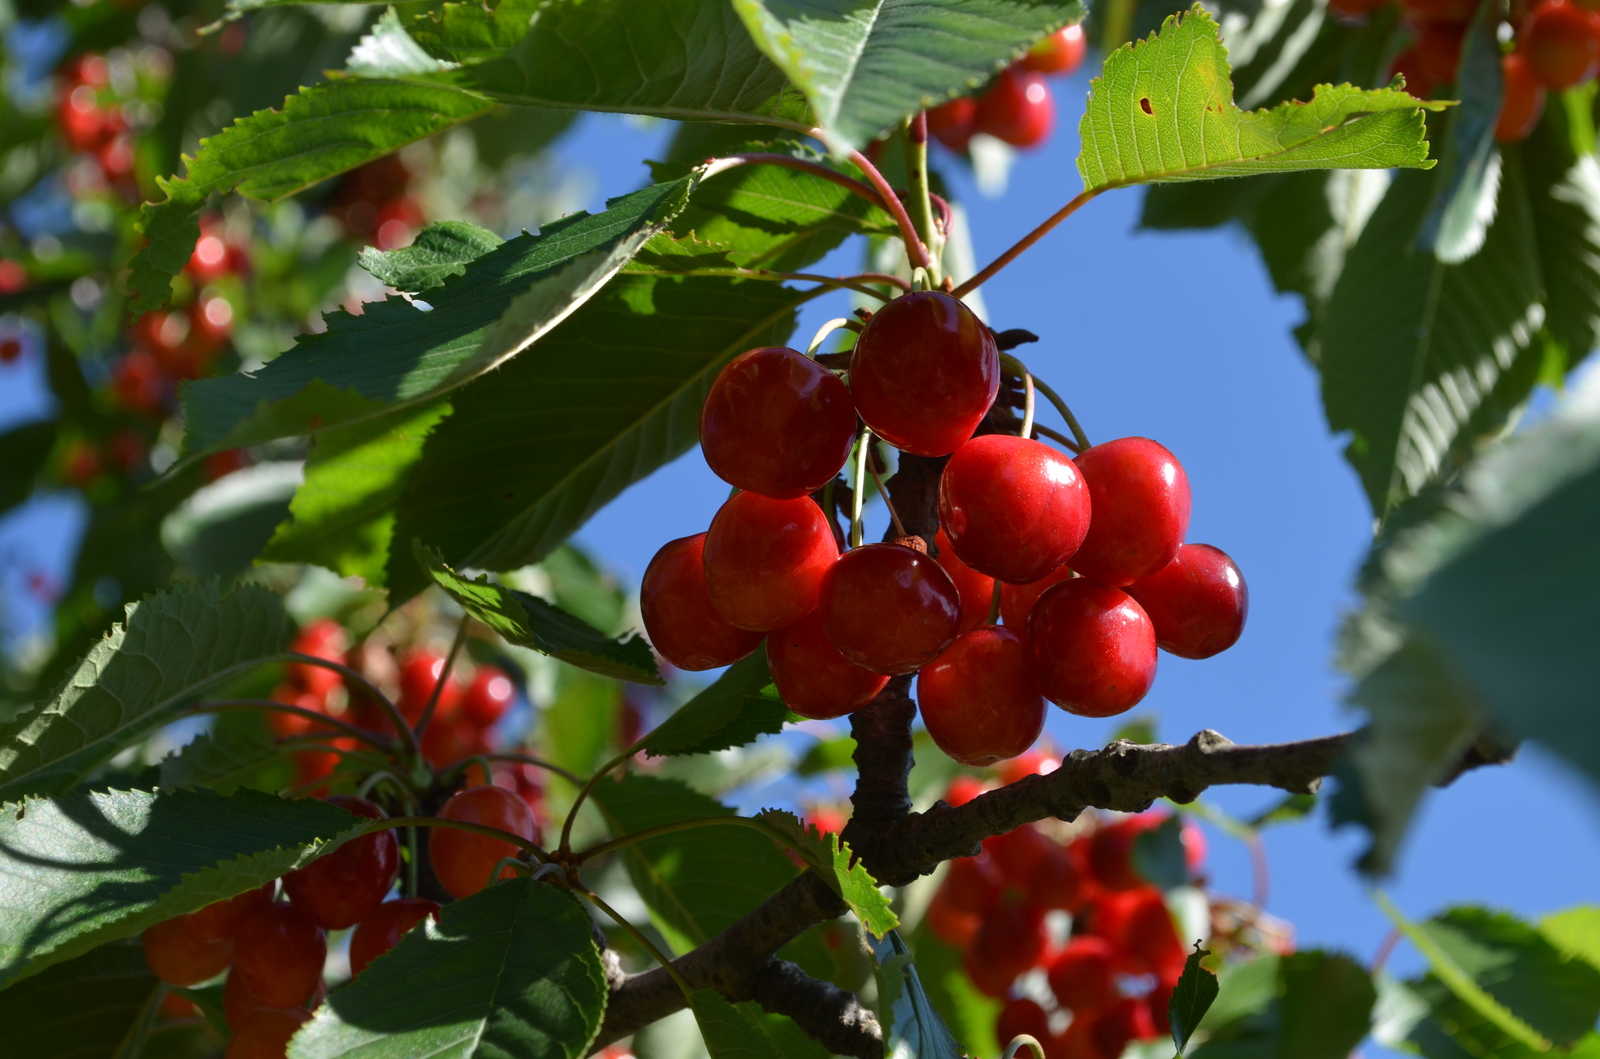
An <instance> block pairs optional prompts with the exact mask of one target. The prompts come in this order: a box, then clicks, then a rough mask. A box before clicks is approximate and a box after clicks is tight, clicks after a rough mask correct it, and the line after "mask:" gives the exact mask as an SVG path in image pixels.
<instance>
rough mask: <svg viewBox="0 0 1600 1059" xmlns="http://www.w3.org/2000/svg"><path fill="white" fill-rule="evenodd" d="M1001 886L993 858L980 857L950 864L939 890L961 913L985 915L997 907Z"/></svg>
mask: <svg viewBox="0 0 1600 1059" xmlns="http://www.w3.org/2000/svg"><path fill="white" fill-rule="evenodd" d="M1005 885H1006V880H1005V877H1004V876H1003V875H1001V874H1000V869H999V867H998V866H997V865H996V864H995V862H994V858H993V857H989V856H986V855H980V856H976V857H957V858H956V859H955V860H952V861H951V862H950V867H949V868H948V869H946V871H945V877H944V886H943V887H942V888H941V889H942V892H943V893H944V895H945V897H946V899H947V900H948V901H949V902H950V904H951V905H952V906H954V907H956V908H959V909H961V911H963V912H972V913H974V914H975V915H988V914H989V913H990V912H992V911H994V910H995V909H996V908H998V907H999V906H1000V899H1001V896H1002V895H1003V894H1004V892H1005Z"/></svg>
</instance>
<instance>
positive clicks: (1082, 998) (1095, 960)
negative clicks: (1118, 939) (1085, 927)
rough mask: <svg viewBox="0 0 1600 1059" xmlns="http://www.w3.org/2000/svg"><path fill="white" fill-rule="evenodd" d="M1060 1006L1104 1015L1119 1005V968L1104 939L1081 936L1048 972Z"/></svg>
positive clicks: (1052, 962)
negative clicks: (1101, 1012)
mask: <svg viewBox="0 0 1600 1059" xmlns="http://www.w3.org/2000/svg"><path fill="white" fill-rule="evenodd" d="M1046 974H1047V976H1048V977H1049V980H1050V991H1051V992H1052V993H1054V994H1055V995H1056V1003H1058V1004H1060V1005H1061V1006H1062V1007H1064V1008H1070V1009H1071V1010H1073V1011H1075V1012H1080V1013H1092V1012H1096V1011H1104V1010H1105V1009H1106V1008H1108V1007H1110V1006H1111V1005H1112V1004H1115V1003H1116V1002H1117V998H1118V995H1119V994H1118V993H1117V981H1116V965H1115V961H1114V960H1113V959H1112V952H1111V945H1110V944H1109V943H1108V942H1107V941H1106V940H1105V939H1104V938H1097V937H1094V936H1092V935H1088V934H1079V935H1077V936H1076V937H1074V938H1072V940H1070V941H1068V942H1067V947H1066V948H1064V949H1062V950H1061V952H1060V954H1059V955H1058V956H1056V958H1055V959H1054V960H1052V961H1051V963H1050V968H1049V970H1048V971H1047V972H1046Z"/></svg>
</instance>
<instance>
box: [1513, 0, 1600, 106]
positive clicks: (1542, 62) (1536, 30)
mask: <svg viewBox="0 0 1600 1059" xmlns="http://www.w3.org/2000/svg"><path fill="white" fill-rule="evenodd" d="M1517 47H1518V49H1519V50H1520V51H1521V52H1522V54H1523V55H1525V56H1527V59H1528V69H1529V70H1531V71H1532V72H1533V76H1534V78H1535V79H1536V80H1537V81H1538V82H1539V83H1540V84H1542V85H1544V86H1545V87H1546V88H1551V89H1555V90H1556V91H1560V90H1561V89H1564V88H1571V87H1572V86H1573V85H1577V84H1581V83H1583V82H1584V81H1591V80H1593V79H1594V76H1595V73H1596V71H1600V16H1596V15H1595V14H1594V13H1593V12H1590V11H1585V10H1584V9H1583V8H1581V7H1579V6H1577V5H1576V4H1571V3H1568V2H1567V0H1544V2H1543V3H1541V4H1540V5H1539V6H1538V7H1535V8H1534V9H1533V12H1532V13H1531V14H1530V15H1528V17H1527V18H1525V19H1523V21H1522V25H1521V26H1520V27H1519V28H1518V30H1517Z"/></svg>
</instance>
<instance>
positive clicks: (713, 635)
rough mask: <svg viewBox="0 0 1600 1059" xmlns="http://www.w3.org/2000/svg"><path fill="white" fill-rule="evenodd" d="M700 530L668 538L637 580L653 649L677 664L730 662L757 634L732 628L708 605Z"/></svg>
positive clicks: (690, 666) (755, 640) (740, 655)
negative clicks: (689, 535) (670, 539)
mask: <svg viewBox="0 0 1600 1059" xmlns="http://www.w3.org/2000/svg"><path fill="white" fill-rule="evenodd" d="M705 543H706V535H705V534H704V533H696V534H695V535H694V536H692V537H679V538H678V539H677V540H675V541H668V542H667V543H666V544H663V545H662V546H661V550H660V551H658V552H656V555H655V558H654V559H651V560H650V565H649V566H648V567H646V568H645V572H644V581H643V583H642V584H641V585H640V586H639V610H640V612H641V613H642V614H643V616H644V630H645V632H646V633H647V634H648V635H649V637H650V644H651V646H653V647H654V648H655V649H656V651H657V653H659V654H660V655H661V657H662V658H665V659H666V660H667V661H668V662H671V663H672V664H673V665H675V666H677V667H678V668H679V669H688V670H692V671H699V670H702V669H717V668H719V667H721V666H726V665H732V664H733V663H734V662H737V661H738V660H739V659H741V658H743V657H744V656H745V655H747V654H749V653H750V652H751V651H754V650H755V649H756V648H757V647H758V646H759V645H760V643H761V634H760V633H758V632H747V631H746V630H744V629H738V628H735V627H734V626H732V625H729V624H728V623H727V622H726V621H724V620H723V618H722V615H720V614H718V613H717V611H716V608H715V607H713V606H712V605H711V593H710V591H709V590H708V589H707V588H706V568H705V564H704V561H703V553H704V549H705Z"/></svg>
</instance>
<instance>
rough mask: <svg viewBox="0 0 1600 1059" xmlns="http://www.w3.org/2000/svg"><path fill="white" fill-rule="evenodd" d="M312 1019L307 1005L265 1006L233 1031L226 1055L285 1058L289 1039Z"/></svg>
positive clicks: (227, 1057) (225, 1057)
mask: <svg viewBox="0 0 1600 1059" xmlns="http://www.w3.org/2000/svg"><path fill="white" fill-rule="evenodd" d="M310 1021H311V1012H309V1011H306V1010H305V1009H303V1008H289V1009H283V1008H262V1009H261V1010H260V1011H257V1012H256V1013H255V1014H253V1015H251V1016H250V1017H249V1018H247V1019H245V1020H244V1024H243V1025H242V1026H239V1027H238V1028H237V1029H235V1030H234V1031H233V1035H232V1036H230V1037H229V1038H228V1050H227V1051H226V1052H225V1053H223V1059H284V1056H286V1055H288V1054H289V1039H290V1038H291V1037H293V1036H294V1035H295V1031H296V1030H298V1029H299V1028H300V1027H301V1026H304V1025H305V1024H306V1023H308V1022H310Z"/></svg>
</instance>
